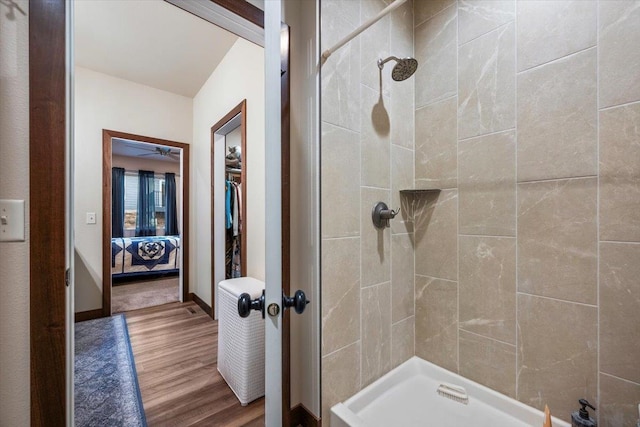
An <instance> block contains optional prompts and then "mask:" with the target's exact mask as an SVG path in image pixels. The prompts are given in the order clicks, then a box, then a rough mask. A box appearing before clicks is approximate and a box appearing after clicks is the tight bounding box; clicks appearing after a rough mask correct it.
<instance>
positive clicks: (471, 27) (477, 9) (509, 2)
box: [458, 0, 516, 44]
mask: <svg viewBox="0 0 640 427" xmlns="http://www.w3.org/2000/svg"><path fill="white" fill-rule="evenodd" d="M515 17H516V3H515V1H513V0H461V1H460V2H459V3H458V19H459V20H460V21H459V23H458V44H463V43H466V42H468V41H471V40H473V39H475V38H476V37H479V36H481V35H483V34H486V33H488V32H489V31H492V30H495V29H496V28H498V27H499V26H501V25H504V24H506V23H507V22H511V21H513V20H514V19H515Z"/></svg>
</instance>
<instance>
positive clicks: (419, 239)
mask: <svg viewBox="0 0 640 427" xmlns="http://www.w3.org/2000/svg"><path fill="white" fill-rule="evenodd" d="M415 206H416V213H415V248H416V253H415V260H416V261H415V262H416V266H415V269H416V274H420V275H423V276H430V277H437V278H439V279H448V280H456V281H457V280H458V190H455V189H454V190H443V191H441V192H440V193H439V194H437V195H428V196H418V197H416V200H415Z"/></svg>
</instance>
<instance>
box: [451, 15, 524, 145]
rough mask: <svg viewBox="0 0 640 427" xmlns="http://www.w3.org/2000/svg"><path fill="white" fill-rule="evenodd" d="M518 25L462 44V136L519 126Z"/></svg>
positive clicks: (467, 136) (499, 29) (460, 104)
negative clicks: (517, 95) (517, 92)
mask: <svg viewBox="0 0 640 427" xmlns="http://www.w3.org/2000/svg"><path fill="white" fill-rule="evenodd" d="M514 27H515V24H513V23H511V24H507V25H503V26H502V27H499V28H498V29H496V30H494V31H491V32H490V33H488V34H485V35H483V36H482V37H478V38H477V39H475V40H473V41H471V42H469V43H467V44H465V45H462V46H460V49H459V51H458V139H464V138H470V137H473V136H478V135H484V134H487V133H491V132H498V131H502V130H505V129H512V128H514V127H515V121H516V91H515V72H516V58H515V54H514V44H515V39H514V37H515V30H514Z"/></svg>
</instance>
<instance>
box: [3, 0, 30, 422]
mask: <svg viewBox="0 0 640 427" xmlns="http://www.w3.org/2000/svg"><path fill="white" fill-rule="evenodd" d="M16 4H17V6H18V7H19V8H20V9H21V10H22V11H24V12H25V13H27V14H28V11H29V4H28V2H27V1H24V0H18V1H17V2H16ZM0 7H2V11H1V13H0V40H2V42H1V43H0V99H2V102H0V198H2V199H22V200H25V202H26V211H25V220H26V233H25V236H26V242H18V243H0V254H2V256H0V286H1V287H2V291H1V292H2V296H1V297H0V425H2V426H5V425H6V426H16V427H20V426H28V425H29V417H30V416H29V402H30V398H29V56H28V52H29V25H28V23H29V17H28V16H27V15H24V14H22V13H21V12H20V11H19V10H18V9H17V8H15V9H13V11H14V13H13V16H14V18H11V17H10V16H9V14H8V10H7V9H6V6H0Z"/></svg>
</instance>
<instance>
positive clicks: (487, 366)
mask: <svg viewBox="0 0 640 427" xmlns="http://www.w3.org/2000/svg"><path fill="white" fill-rule="evenodd" d="M514 307H515V304H514ZM515 367H516V346H515V345H510V344H505V343H502V342H499V341H495V340H492V339H489V338H485V337H482V336H480V335H476V334H471V333H469V332H466V331H463V330H461V331H460V375H462V376H463V377H465V378H469V379H471V380H473V381H476V382H479V383H480V384H482V385H485V386H487V387H489V388H491V389H493V390H496V391H498V392H500V393H502V394H506V395H507V396H509V397H513V398H515V397H516V369H515Z"/></svg>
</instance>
